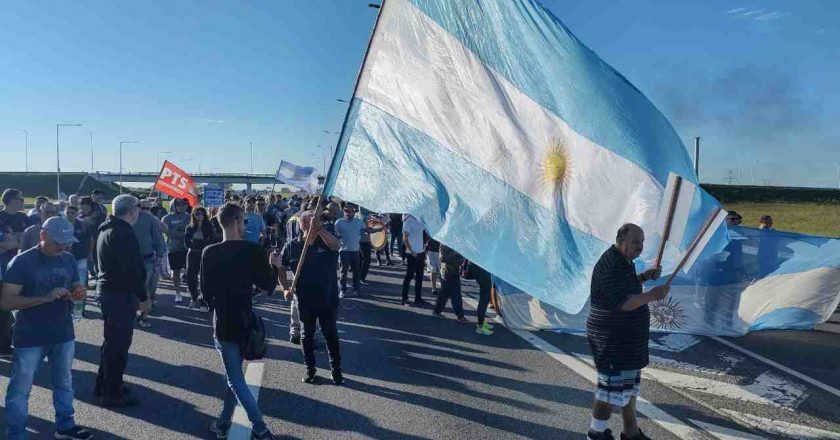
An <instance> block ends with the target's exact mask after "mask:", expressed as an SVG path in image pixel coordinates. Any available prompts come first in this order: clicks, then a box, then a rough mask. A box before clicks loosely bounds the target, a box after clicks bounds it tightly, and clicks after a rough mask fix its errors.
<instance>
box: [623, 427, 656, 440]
mask: <svg viewBox="0 0 840 440" xmlns="http://www.w3.org/2000/svg"><path fill="white" fill-rule="evenodd" d="M621 440H650V437H648V436H646V435H645V433H644V432H642V430H641V428H640V429H639V433H638V434H636V436H635V437H627V436H626V435H624V433H623V432H622V433H621Z"/></svg>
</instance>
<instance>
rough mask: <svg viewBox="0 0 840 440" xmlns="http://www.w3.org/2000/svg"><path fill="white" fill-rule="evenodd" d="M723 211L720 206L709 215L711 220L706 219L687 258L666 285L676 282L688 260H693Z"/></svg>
mask: <svg viewBox="0 0 840 440" xmlns="http://www.w3.org/2000/svg"><path fill="white" fill-rule="evenodd" d="M721 210H722V209H721V207H720V206H718V207H716V208H715V209H714V211H712V214H711V215H709V218H707V219H706V223H705V224H704V225H703V228H702V229H701V230H700V233H699V234H697V236H696V237H694V241H692V242H691V246H689V247H688V251H687V252H686V253H685V256H683V258H682V260H680V262H679V264H677V268H676V269H674V272H673V273H672V274H671V276H670V277H668V281H666V282H665V284H667V285H670V284H671V282H672V281H674V278H676V277H677V274H679V272H680V271H681V270H682V268H683V267H684V266H685V264H686V263H687V262H688V259H689V258H691V254H693V253H694V251H695V250H696V249H697V246H698V245H699V244H700V242H701V241H702V240H703V237H705V236H706V233H708V232H709V228H711V227H712V225H713V224H714V223H715V218H717V216H718V214H720V211H721Z"/></svg>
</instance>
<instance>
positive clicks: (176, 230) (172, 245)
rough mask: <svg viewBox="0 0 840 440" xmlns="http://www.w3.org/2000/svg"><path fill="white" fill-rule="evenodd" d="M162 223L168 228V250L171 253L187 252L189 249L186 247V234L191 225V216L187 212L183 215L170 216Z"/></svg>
mask: <svg viewBox="0 0 840 440" xmlns="http://www.w3.org/2000/svg"><path fill="white" fill-rule="evenodd" d="M161 221H162V222H163V223H164V224H166V227H167V233H166V248H167V250H169V252H178V251H186V250H187V247H186V246H185V245H184V234H185V233H186V231H187V225H189V224H190V215H189V214H187V213H186V212H185V213H183V214H169V215H167V216H165V217H164V218H163V220H161Z"/></svg>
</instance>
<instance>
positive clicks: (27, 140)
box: [23, 130, 29, 173]
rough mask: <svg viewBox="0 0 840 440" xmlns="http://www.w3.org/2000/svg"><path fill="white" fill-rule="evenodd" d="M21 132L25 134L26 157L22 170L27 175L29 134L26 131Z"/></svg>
mask: <svg viewBox="0 0 840 440" xmlns="http://www.w3.org/2000/svg"><path fill="white" fill-rule="evenodd" d="M23 132H24V133H25V134H26V157H25V160H26V163H25V164H24V165H23V168H24V170H25V171H26V172H27V173H28V172H29V132H28V131H26V130H23Z"/></svg>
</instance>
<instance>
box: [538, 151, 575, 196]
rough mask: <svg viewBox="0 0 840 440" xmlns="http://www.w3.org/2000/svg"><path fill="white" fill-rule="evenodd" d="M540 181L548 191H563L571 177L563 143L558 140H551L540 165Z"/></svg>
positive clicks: (567, 155)
mask: <svg viewBox="0 0 840 440" xmlns="http://www.w3.org/2000/svg"><path fill="white" fill-rule="evenodd" d="M540 168H542V180H543V182H544V183H545V184H546V187H547V188H548V189H551V190H553V189H563V185H565V184H566V182H568V180H569V176H570V175H571V163H570V160H569V154H568V150H567V148H566V145H565V143H564V142H563V140H562V139H560V138H555V139H552V140H551V143H550V144H549V146H548V148H546V150H545V155H544V156H543V158H542V162H541V163H540Z"/></svg>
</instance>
